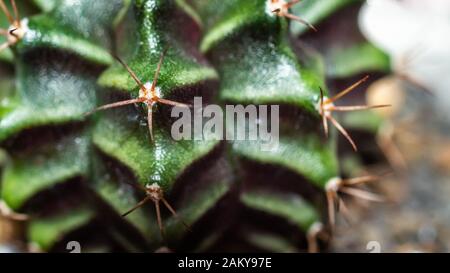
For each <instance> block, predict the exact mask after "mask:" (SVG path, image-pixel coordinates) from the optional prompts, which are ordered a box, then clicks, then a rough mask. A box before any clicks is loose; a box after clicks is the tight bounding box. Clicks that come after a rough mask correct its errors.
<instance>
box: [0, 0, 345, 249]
mask: <svg viewBox="0 0 450 273" xmlns="http://www.w3.org/2000/svg"><path fill="white" fill-rule="evenodd" d="M347 2H349V1H347ZM35 4H36V6H37V7H39V8H41V11H40V12H39V13H38V15H33V16H30V17H29V18H28V28H29V29H28V31H27V33H26V35H25V37H24V38H23V39H22V40H21V41H20V42H19V43H18V44H17V45H15V46H14V47H13V48H12V51H13V58H11V59H9V60H10V61H11V64H12V65H13V66H14V70H15V75H14V77H15V89H14V91H9V92H8V93H7V91H6V90H7V89H8V88H7V87H3V86H2V88H3V89H4V90H5V91H3V90H1V91H2V92H3V94H2V96H1V97H0V99H2V97H4V98H3V103H2V104H1V105H0V141H1V147H2V148H3V149H4V150H5V151H6V152H7V155H8V159H7V160H6V163H5V165H4V168H3V173H2V178H1V198H2V199H3V200H4V201H5V202H6V204H7V205H8V206H10V207H11V208H12V209H14V210H16V211H18V212H22V213H27V214H29V215H30V216H31V220H30V222H29V224H28V232H27V238H28V240H29V241H30V242H32V243H35V244H37V245H38V246H39V247H40V248H41V249H42V250H44V251H64V250H65V244H66V243H67V242H68V241H71V240H76V241H80V243H81V244H82V246H83V251H131V252H134V251H154V250H156V249H158V248H159V247H162V246H168V247H169V248H170V249H173V250H175V251H177V250H181V251H212V250H220V251H255V250H257V251H304V250H305V249H306V242H305V234H306V233H307V232H308V230H309V228H310V227H311V226H312V225H313V224H314V223H316V222H322V221H323V219H324V218H325V217H324V212H325V207H326V202H325V200H324V194H323V193H324V187H325V184H326V183H327V181H329V180H330V179H331V178H333V177H336V176H338V175H339V168H338V161H337V153H336V147H335V146H336V145H335V141H334V140H335V139H334V138H333V137H331V138H329V139H327V138H325V137H324V135H323V132H322V130H321V119H320V115H319V113H318V111H317V109H316V105H317V104H318V103H319V99H320V92H319V87H322V88H324V90H325V91H326V92H327V88H326V84H325V73H324V71H323V70H322V69H321V66H320V65H318V64H320V58H319V59H318V61H319V63H317V62H316V61H317V60H315V59H314V58H313V57H312V56H307V55H301V56H300V54H298V52H297V50H295V48H293V46H292V44H291V39H290V38H291V36H290V35H291V34H290V31H289V23H288V21H287V20H286V19H285V18H280V17H277V16H276V15H275V14H273V13H272V12H270V11H268V9H267V5H266V4H267V1H265V0H246V1H238V0H227V1H222V0H208V1H206V0H192V1H184V0H176V1H175V0H136V1H121V0H112V1H111V0H108V1H106V0H98V1H89V0H82V1H78V2H77V3H76V4H73V3H72V1H65V0H59V1H57V0H54V1H48V2H47V1H45V3H44V1H37V0H36V1H35ZM336 8H337V7H336ZM319 17H320V16H318V18H319ZM322 17H323V16H322ZM296 31H298V30H296ZM303 31H304V30H303ZM167 47H168V48H169V49H168V52H167V54H166V56H165V60H164V63H163V66H162V70H161V74H160V77H159V80H158V87H159V88H160V93H161V97H162V98H166V99H171V100H174V101H178V102H183V103H192V102H193V98H194V97H195V96H202V97H203V100H204V102H206V103H216V104H220V105H222V106H224V105H225V104H230V105H238V104H243V105H249V104H255V105H280V143H279V146H278V148H276V149H275V150H273V151H271V152H264V151H262V150H261V149H260V144H261V143H258V142H257V141H215V140H200V141H188V140H182V141H175V140H173V139H172V138H171V136H170V128H171V124H172V122H173V119H172V118H171V117H170V110H171V108H170V107H169V106H166V105H157V106H156V107H155V108H154V114H153V117H154V126H153V133H154V135H155V139H154V142H153V143H152V142H151V141H149V135H148V129H147V121H146V108H145V106H141V105H130V106H125V107H121V108H116V109H112V110H108V111H103V112H98V113H95V114H94V115H90V116H86V115H85V114H86V113H87V112H89V111H91V110H93V109H95V107H97V106H101V105H104V104H106V103H111V102H116V101H120V100H125V99H130V98H135V97H137V96H138V90H139V86H138V85H137V84H136V83H135V82H134V81H133V79H132V78H131V77H130V76H129V74H128V72H127V71H126V70H125V69H124V68H123V67H122V66H121V65H120V64H119V63H117V62H115V61H114V59H113V58H112V57H111V55H110V53H114V54H117V55H119V56H120V57H121V58H122V59H124V61H125V62H126V63H127V64H128V65H129V66H130V67H131V68H132V70H133V71H134V72H135V73H136V74H137V75H138V77H139V78H140V79H141V81H143V82H151V81H152V80H153V74H154V72H155V70H156V65H157V62H158V59H159V57H160V55H161V53H162V52H163V50H164V49H165V48H167ZM5 60H8V58H5ZM9 65H10V64H9ZM9 65H8V64H6V63H5V64H2V66H5V67H8V66H9ZM9 78H11V76H9ZM130 183H131V184H140V185H144V186H145V185H147V184H153V183H157V184H158V185H159V186H160V187H161V188H162V189H163V191H164V194H165V196H166V198H167V200H168V201H169V202H170V203H171V204H172V205H173V207H174V208H176V210H177V213H178V214H179V215H180V217H181V218H182V219H183V220H184V221H185V222H186V223H187V224H189V225H190V226H191V229H192V232H189V231H188V230H187V229H186V228H185V227H184V226H183V224H182V222H181V221H180V220H179V219H177V218H175V217H173V216H172V215H171V214H170V212H169V211H167V210H166V209H165V208H164V207H163V206H162V216H163V223H164V226H165V234H164V238H162V237H161V235H160V231H159V229H158V225H157V221H156V214H155V209H154V206H153V204H152V202H150V203H149V204H147V205H145V206H144V207H143V208H141V209H139V210H136V211H135V212H133V213H132V214H130V215H129V216H127V217H126V218H123V217H121V214H123V213H124V212H125V211H127V210H128V209H129V208H131V207H133V206H134V205H135V204H136V203H138V202H139V201H140V200H141V199H142V198H143V197H144V193H143V192H140V191H139V190H136V188H135V187H133V186H132V185H130Z"/></svg>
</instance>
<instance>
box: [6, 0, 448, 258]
mask: <svg viewBox="0 0 450 273" xmlns="http://www.w3.org/2000/svg"><path fill="white" fill-rule="evenodd" d="M317 1H331V0H317ZM306 2H308V1H306ZM337 2H352V4H349V5H343V8H341V9H340V10H339V11H338V12H336V13H335V14H333V15H332V19H330V20H327V21H325V22H323V23H320V22H319V23H317V24H316V26H317V27H318V28H319V30H320V31H319V32H318V33H311V32H306V28H305V27H304V26H302V25H300V24H291V27H292V32H293V33H296V34H303V33H304V34H303V35H301V36H299V35H297V36H298V37H299V38H295V39H296V40H295V41H293V42H294V43H296V44H297V45H298V47H299V48H304V47H310V48H314V49H315V50H318V51H320V53H321V54H323V55H324V56H325V63H326V65H327V70H328V77H329V82H328V85H329V87H330V90H331V91H332V92H335V93H337V92H338V91H339V90H342V89H343V87H346V86H348V85H349V84H351V83H353V82H355V81H356V80H358V79H360V78H361V77H362V76H364V75H366V74H369V75H370V76H371V80H370V83H369V84H366V85H365V87H367V92H366V93H364V92H361V93H358V95H355V96H351V98H349V100H351V102H350V101H347V103H352V104H355V103H369V104H383V103H385V102H386V101H390V102H391V103H392V107H390V108H388V109H383V110H380V111H374V112H364V113H363V112H358V113H348V114H346V115H344V116H341V117H340V118H341V120H342V123H343V124H344V125H345V127H346V128H347V129H349V131H350V133H351V135H352V136H354V139H355V141H356V142H357V143H358V144H359V145H360V153H358V154H356V153H354V152H353V151H352V150H351V149H349V145H348V143H347V142H346V141H345V140H343V141H342V143H340V144H341V145H340V153H341V158H342V162H341V164H342V166H341V167H342V169H343V170H344V173H345V174H346V175H347V176H348V177H354V176H358V175H362V174H366V173H378V174H384V175H383V176H382V179H381V181H380V182H377V183H376V184H375V185H374V189H373V190H374V191H376V192H378V193H380V194H382V195H384V196H385V197H386V199H387V201H386V202H385V203H381V204H373V203H366V202H363V201H358V200H353V199H352V200H346V201H348V203H347V204H348V206H349V211H351V215H349V216H351V217H349V218H350V219H346V220H345V219H344V218H342V217H340V218H339V221H338V225H337V229H336V234H335V236H334V239H333V241H332V242H331V247H330V249H329V251H331V252H370V251H371V250H377V251H378V250H379V251H381V252H448V251H450V98H449V96H448V94H449V89H450V1H449V0H432V1H423V0H403V1H402V0H370V1H351V0H350V1H337ZM293 12H295V14H297V15H299V16H301V17H302V18H304V19H306V20H310V19H311V18H309V16H313V15H311V14H302V10H301V5H298V6H296V7H295V8H294V11H293ZM355 13H357V14H358V16H356V17H355V16H348V15H354V14H355ZM354 18H357V21H356V22H354V21H352V20H354ZM331 41H333V42H336V41H338V43H337V45H336V47H333V49H332V50H331V51H330V50H329V48H330V47H325V46H323V45H324V44H326V43H327V42H328V43H330V42H331ZM324 50H327V51H326V52H324ZM0 73H10V72H8V71H0ZM1 84H9V83H3V82H2V83H1ZM4 89H8V88H4ZM3 160H4V155H3V154H2V152H1V150H0V165H1V162H2V161H3ZM0 211H1V213H0V252H14V251H17V250H18V249H19V247H21V249H24V248H26V249H28V250H30V251H33V247H32V246H25V247H24V246H22V245H21V242H23V236H24V235H23V228H24V227H23V225H24V222H23V220H24V216H23V215H16V214H13V213H11V212H10V211H8V209H7V208H6V207H5V206H4V205H3V204H1V203H0ZM374 245H375V246H376V247H375V248H374Z"/></svg>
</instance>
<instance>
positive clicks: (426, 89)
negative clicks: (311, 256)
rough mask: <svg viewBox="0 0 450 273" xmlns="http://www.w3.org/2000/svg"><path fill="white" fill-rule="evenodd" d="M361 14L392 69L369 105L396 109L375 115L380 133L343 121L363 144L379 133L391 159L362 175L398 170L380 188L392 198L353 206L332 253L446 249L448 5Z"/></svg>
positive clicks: (377, 4)
mask: <svg viewBox="0 0 450 273" xmlns="http://www.w3.org/2000/svg"><path fill="white" fill-rule="evenodd" d="M358 12H359V16H358V26H359V29H360V32H361V34H362V35H363V37H364V38H366V39H367V40H368V41H369V42H371V43H372V44H373V45H375V46H376V47H378V48H379V49H381V50H383V51H384V52H386V53H387V54H388V55H389V57H390V63H391V69H392V73H391V75H388V76H381V77H380V78H379V79H376V80H375V81H373V82H372V84H371V85H370V86H369V88H368V90H367V94H366V100H367V101H368V102H369V103H374V104H379V103H383V101H384V102H385V101H391V102H393V103H392V104H393V105H392V107H391V108H390V109H385V110H383V111H378V112H377V114H378V117H379V118H380V119H379V120H378V121H377V122H375V123H377V126H376V127H375V128H376V129H374V128H369V127H370V126H367V123H366V124H361V123H360V122H358V118H357V117H353V118H352V117H350V116H347V117H344V119H346V120H347V121H348V122H349V123H350V124H349V126H352V125H353V127H354V131H356V132H360V134H358V136H359V137H360V139H359V140H358V141H359V143H361V142H364V141H365V140H368V139H370V138H371V135H370V134H367V132H368V131H371V130H372V131H373V132H374V134H375V143H377V144H378V148H379V149H380V151H381V153H382V154H383V155H384V157H385V159H386V160H375V161H373V162H370V163H369V164H364V165H365V166H364V167H361V170H360V171H368V170H371V171H374V170H375V171H376V170H380V169H381V170H389V169H392V173H390V174H388V175H386V176H385V177H384V179H382V181H381V182H380V183H379V184H377V186H376V187H377V188H378V191H379V192H381V193H382V194H384V195H385V196H386V197H387V198H388V200H389V201H388V202H387V203H384V204H379V205H373V204H370V205H369V204H366V203H356V204H355V203H353V205H352V206H351V208H350V211H351V212H352V218H353V219H354V220H353V221H350V222H351V223H349V224H347V225H346V224H345V223H344V224H341V225H340V227H341V228H338V231H337V234H336V236H335V239H334V243H333V244H332V245H333V247H332V251H335V252H347V251H352V252H353V251H354V252H369V251H370V249H372V250H373V248H372V247H373V244H371V243H369V242H375V243H377V244H378V246H379V248H380V249H379V250H380V251H381V252H448V251H449V250H450V200H449V196H450V137H449V134H450V99H449V96H448V94H449V87H450V77H449V76H448V75H449V72H450V51H449V49H450V36H449V35H448V34H449V33H450V1H446V0H436V1H420V0H403V1H400V0H399V1H396V0H372V1H366V3H364V4H363V6H362V7H361V8H360V10H359V11H358ZM369 146H370V145H369ZM372 149H374V148H373V147H365V150H364V151H365V153H366V158H364V157H362V158H361V157H360V158H355V157H354V156H352V155H349V156H348V157H347V163H346V164H349V165H348V166H352V167H349V168H348V169H351V170H352V172H354V170H355V168H353V167H354V166H355V164H356V165H358V161H359V162H362V161H366V163H367V161H368V158H367V157H370V154H371V152H370V151H371V150H372ZM364 151H363V154H364ZM372 155H373V153H372ZM369 161H370V160H369ZM349 225H350V226H351V228H349ZM377 244H376V245H377Z"/></svg>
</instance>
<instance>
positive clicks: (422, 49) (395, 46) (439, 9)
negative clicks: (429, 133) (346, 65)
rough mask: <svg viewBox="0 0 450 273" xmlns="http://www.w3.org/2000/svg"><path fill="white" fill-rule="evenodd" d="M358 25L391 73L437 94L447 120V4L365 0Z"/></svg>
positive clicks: (449, 32) (449, 50)
mask: <svg viewBox="0 0 450 273" xmlns="http://www.w3.org/2000/svg"><path fill="white" fill-rule="evenodd" d="M359 25H360V29H361V31H362V32H363V34H364V35H365V36H366V38H367V39H368V40H370V41H371V42H372V43H374V44H375V45H377V46H378V47H380V48H381V49H383V50H385V51H386V52H387V53H388V54H389V55H390V56H391V59H392V62H393V63H392V65H393V66H394V69H396V70H397V71H400V70H401V71H402V73H405V74H407V75H408V76H409V77H411V78H414V79H415V80H417V81H418V82H420V83H422V84H423V85H424V86H426V87H427V88H428V89H429V90H431V91H433V92H434V93H435V94H436V97H437V101H438V102H439V104H440V106H441V108H442V109H441V111H442V110H444V111H446V114H445V115H446V116H448V117H449V119H450V107H449V106H450V97H449V96H448V94H449V93H450V92H449V90H448V89H450V1H449V0H433V1H423V0H368V1H367V2H366V3H365V4H364V6H363V8H362V10H361V14H360V17H359ZM405 61H406V62H405Z"/></svg>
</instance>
